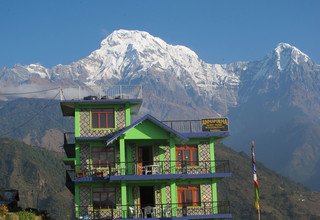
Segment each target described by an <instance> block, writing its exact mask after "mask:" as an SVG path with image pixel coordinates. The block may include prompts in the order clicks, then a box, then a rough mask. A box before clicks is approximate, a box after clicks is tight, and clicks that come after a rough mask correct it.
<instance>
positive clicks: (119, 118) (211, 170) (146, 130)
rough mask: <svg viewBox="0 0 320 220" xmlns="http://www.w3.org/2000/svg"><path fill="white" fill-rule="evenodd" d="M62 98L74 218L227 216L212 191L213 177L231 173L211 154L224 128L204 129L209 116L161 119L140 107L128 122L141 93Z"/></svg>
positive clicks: (225, 205) (226, 205)
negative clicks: (69, 128) (70, 124)
mask: <svg viewBox="0 0 320 220" xmlns="http://www.w3.org/2000/svg"><path fill="white" fill-rule="evenodd" d="M60 104H61V109H62V112H63V115H64V116H72V117H74V133H72V134H71V133H65V144H64V149H65V151H66V155H67V158H66V159H65V164H66V165H68V166H69V169H68V170H67V175H66V186H67V187H68V188H69V189H70V191H71V192H72V193H73V194H74V208H75V210H74V211H75V218H76V219H142V218H149V219H162V218H167V219H215V218H231V217H232V215H231V214H230V208H229V203H228V202H224V201H218V197H217V181H219V179H221V178H224V177H228V176H231V173H230V171H229V163H228V161H216V160H215V152H214V151H215V142H216V141H217V140H218V139H221V138H224V137H226V136H227V135H228V131H212V130H210V123H209V128H208V127H207V128H206V129H204V128H203V125H204V124H203V122H206V123H207V122H208V121H209V122H210V121H212V120H211V119H208V120H205V121H201V120H197V121H196V120H190V121H188V120H185V121H165V122H161V121H159V120H157V119H156V118H154V117H152V116H151V115H145V116H144V117H142V118H140V119H138V120H137V121H135V122H134V123H131V116H132V115H135V114H137V113H138V111H139V109H140V106H141V104H142V100H141V99H129V98H126V99H123V98H119V97H118V98H115V99H104V98H102V99H98V98H96V97H89V98H87V99H83V100H64V101H61V103H60ZM218 120H220V119H218ZM222 120H225V119H222ZM201 122H202V123H201Z"/></svg>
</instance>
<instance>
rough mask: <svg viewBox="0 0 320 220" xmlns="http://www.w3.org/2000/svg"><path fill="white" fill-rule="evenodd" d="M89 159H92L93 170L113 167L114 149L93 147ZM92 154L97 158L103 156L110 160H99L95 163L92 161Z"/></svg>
mask: <svg viewBox="0 0 320 220" xmlns="http://www.w3.org/2000/svg"><path fill="white" fill-rule="evenodd" d="M91 154H92V156H91V158H92V166H93V167H94V168H101V167H102V168H103V167H109V166H111V167H114V158H115V153H114V148H113V147H107V148H106V147H93V148H92V151H91ZM94 154H97V155H98V156H101V155H103V154H105V158H109V157H111V158H112V160H105V161H102V160H101V159H100V158H99V159H98V161H95V160H94V159H95V158H94Z"/></svg>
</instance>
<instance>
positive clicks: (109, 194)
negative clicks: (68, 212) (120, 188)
mask: <svg viewBox="0 0 320 220" xmlns="http://www.w3.org/2000/svg"><path fill="white" fill-rule="evenodd" d="M92 195H93V196H92V203H93V208H94V209H111V208H115V204H116V193H115V189H114V188H94V189H93V190H92Z"/></svg>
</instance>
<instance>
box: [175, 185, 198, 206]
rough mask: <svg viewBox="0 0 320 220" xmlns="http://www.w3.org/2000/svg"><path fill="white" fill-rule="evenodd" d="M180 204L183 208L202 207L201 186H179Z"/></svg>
mask: <svg viewBox="0 0 320 220" xmlns="http://www.w3.org/2000/svg"><path fill="white" fill-rule="evenodd" d="M178 203H179V207H182V206H200V186H199V185H185V186H178Z"/></svg>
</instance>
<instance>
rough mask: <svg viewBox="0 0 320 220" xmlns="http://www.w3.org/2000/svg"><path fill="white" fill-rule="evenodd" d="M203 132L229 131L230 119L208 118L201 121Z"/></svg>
mask: <svg viewBox="0 0 320 220" xmlns="http://www.w3.org/2000/svg"><path fill="white" fill-rule="evenodd" d="M201 125H202V131H211V132H215V131H228V130H229V120H228V118H208V119H202V120H201Z"/></svg>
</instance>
